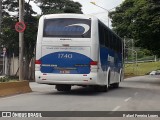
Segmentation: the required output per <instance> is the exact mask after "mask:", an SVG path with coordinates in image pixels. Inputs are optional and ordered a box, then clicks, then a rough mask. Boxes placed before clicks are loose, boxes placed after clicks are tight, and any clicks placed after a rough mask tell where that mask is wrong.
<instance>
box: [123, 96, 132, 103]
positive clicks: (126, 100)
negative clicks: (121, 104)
mask: <svg viewBox="0 0 160 120" xmlns="http://www.w3.org/2000/svg"><path fill="white" fill-rule="evenodd" d="M131 98H132V97H129V98H127V99H125V100H124V101H125V102H128V101H129V100H130V99H131Z"/></svg>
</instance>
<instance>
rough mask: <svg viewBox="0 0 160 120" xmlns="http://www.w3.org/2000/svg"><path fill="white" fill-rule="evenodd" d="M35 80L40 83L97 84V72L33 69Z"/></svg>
mask: <svg viewBox="0 0 160 120" xmlns="http://www.w3.org/2000/svg"><path fill="white" fill-rule="evenodd" d="M35 80H36V82H37V83H40V84H52V85H56V84H69V85H99V84H100V83H98V81H97V73H92V72H91V73H90V74H52V73H41V72H40V71H35Z"/></svg>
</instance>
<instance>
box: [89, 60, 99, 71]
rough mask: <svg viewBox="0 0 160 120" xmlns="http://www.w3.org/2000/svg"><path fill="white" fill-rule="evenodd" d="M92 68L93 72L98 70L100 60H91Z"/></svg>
mask: <svg viewBox="0 0 160 120" xmlns="http://www.w3.org/2000/svg"><path fill="white" fill-rule="evenodd" d="M90 69H91V72H97V69H98V62H97V61H91V62H90Z"/></svg>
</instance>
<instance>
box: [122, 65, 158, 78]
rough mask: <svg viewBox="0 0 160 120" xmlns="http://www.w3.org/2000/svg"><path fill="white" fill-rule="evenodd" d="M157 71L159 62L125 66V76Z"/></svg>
mask: <svg viewBox="0 0 160 120" xmlns="http://www.w3.org/2000/svg"><path fill="white" fill-rule="evenodd" d="M157 69H160V62H146V63H137V65H136V64H125V75H145V74H147V73H149V72H151V71H153V70H157Z"/></svg>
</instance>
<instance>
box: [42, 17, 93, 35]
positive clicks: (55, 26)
mask: <svg viewBox="0 0 160 120" xmlns="http://www.w3.org/2000/svg"><path fill="white" fill-rule="evenodd" d="M43 37H70V38H90V37H91V20H89V19H74V18H55V19H45V20H44V29H43Z"/></svg>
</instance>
